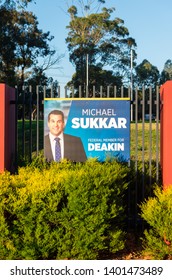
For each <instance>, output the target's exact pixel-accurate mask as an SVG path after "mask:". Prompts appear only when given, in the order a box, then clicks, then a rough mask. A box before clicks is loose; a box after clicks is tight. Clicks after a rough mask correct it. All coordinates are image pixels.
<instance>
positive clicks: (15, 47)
mask: <svg viewBox="0 0 172 280" xmlns="http://www.w3.org/2000/svg"><path fill="white" fill-rule="evenodd" d="M0 1H1V2H0V4H1V5H0V45H1V49H0V81H1V82H5V83H7V84H9V85H11V86H14V85H15V84H16V83H19V84H20V85H23V84H24V82H25V81H26V80H27V79H28V78H30V76H31V74H32V73H33V71H34V69H38V68H39V71H36V72H35V74H36V73H39V75H38V77H40V81H41V80H42V78H43V79H44V72H45V70H47V69H50V68H52V67H56V68H57V67H58V64H59V61H60V60H61V58H62V57H63V55H59V54H57V52H56V50H55V49H53V48H51V47H50V45H49V44H50V42H51V41H52V40H53V38H54V36H52V35H51V34H50V32H49V31H48V32H43V31H42V30H41V29H39V28H38V20H37V17H36V16H35V15H34V14H33V13H32V12H29V11H27V10H26V9H25V8H26V7H27V4H28V3H29V2H32V0H18V1H12V0H11V1H10V0H4V1H2V0H0ZM41 74H42V75H43V77H42V78H41ZM44 80H45V79H44Z"/></svg>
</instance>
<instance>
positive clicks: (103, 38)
mask: <svg viewBox="0 0 172 280" xmlns="http://www.w3.org/2000/svg"><path fill="white" fill-rule="evenodd" d="M74 2H77V3H78V4H80V6H79V8H80V10H81V4H83V3H85V5H84V4H83V6H82V13H81V12H80V13H81V14H82V16H78V9H77V7H76V6H71V7H70V8H69V9H68V13H69V14H70V22H69V25H68V26H67V28H68V29H69V32H68V37H67V38H66V42H67V45H68V49H69V54H70V61H71V62H72V63H73V65H75V67H76V72H77V76H78V75H80V78H79V77H78V78H79V80H80V84H85V83H86V70H88V69H86V68H88V65H89V75H88V77H89V84H90V83H91V80H94V79H92V78H91V76H90V75H91V67H93V66H94V67H95V66H98V67H99V70H100V71H101V70H102V69H104V70H105V69H108V70H113V75H114V76H118V77H121V78H122V80H124V79H125V78H126V77H127V74H129V73H130V71H129V68H130V52H131V49H134V48H135V47H136V43H135V40H134V39H133V38H131V37H129V31H128V29H127V28H126V27H125V26H124V21H123V20H122V19H120V18H115V17H114V11H115V8H106V7H103V8H102V9H101V11H98V12H91V11H92V10H91V5H93V2H94V3H95V2H98V3H99V4H102V3H105V1H94V0H92V1H91V0H90V1H80V0H78V1H74ZM84 11H85V14H84ZM83 14H84V15H83ZM135 57H136V54H135ZM86 65H87V67H86ZM97 75H98V73H97Z"/></svg>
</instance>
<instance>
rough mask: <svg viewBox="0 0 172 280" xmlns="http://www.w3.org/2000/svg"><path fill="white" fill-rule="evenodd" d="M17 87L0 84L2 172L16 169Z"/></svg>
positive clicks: (0, 151)
mask: <svg viewBox="0 0 172 280" xmlns="http://www.w3.org/2000/svg"><path fill="white" fill-rule="evenodd" d="M14 103H15V89H14V88H11V87H9V86H7V85H5V84H0V172H4V171H5V170H8V171H10V172H14V170H15V155H16V151H15V149H16V137H15V136H16V135H15V134H16V129H15V127H16V123H15V122H16V118H15V105H14Z"/></svg>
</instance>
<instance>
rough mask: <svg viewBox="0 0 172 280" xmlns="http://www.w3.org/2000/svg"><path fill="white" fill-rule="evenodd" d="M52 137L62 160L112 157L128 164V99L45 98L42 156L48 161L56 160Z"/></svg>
mask: <svg viewBox="0 0 172 280" xmlns="http://www.w3.org/2000/svg"><path fill="white" fill-rule="evenodd" d="M60 112H63V115H62V116H57V114H61V113H60ZM51 113H52V114H51ZM58 123H59V124H58ZM50 130H51V131H50ZM48 135H49V136H48ZM53 137H54V138H57V137H58V138H60V140H59V141H60V142H61V144H59V146H60V149H61V152H60V153H61V157H62V158H67V159H69V160H72V161H76V162H78V161H79V162H80V161H81V162H83V161H85V160H86V159H87V158H95V157H96V158H97V159H98V160H99V161H101V162H103V161H105V160H106V159H107V158H114V157H115V158H118V159H119V160H120V161H124V162H128V161H129V160H130V99H129V98H116V99H115V98H113V99H112V98H101V99H98V98H97V99H93V98H84V99H83V98H82V99H76V98H75V99H66V98H56V99H51V98H50V99H48V98H46V99H45V100H44V155H45V157H46V158H47V157H48V160H56V153H57V144H56V142H57V141H56V140H55V141H54V138H53ZM49 138H50V140H49ZM50 142H51V145H50V146H51V148H52V149H53V152H52V154H51V157H50V155H48V152H50V147H49V148H48V145H49V144H50ZM54 151H55V152H54Z"/></svg>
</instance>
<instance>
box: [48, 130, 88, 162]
mask: <svg viewBox="0 0 172 280" xmlns="http://www.w3.org/2000/svg"><path fill="white" fill-rule="evenodd" d="M63 137H64V158H65V159H68V160H71V161H74V162H84V161H86V159H87V157H86V154H85V151H84V147H83V144H82V141H81V139H80V138H79V137H76V136H72V135H69V134H65V133H64V134H63ZM44 156H45V158H46V160H47V161H49V162H50V161H53V160H54V159H53V154H52V150H51V144H50V138H49V134H48V135H46V136H45V137H44Z"/></svg>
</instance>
